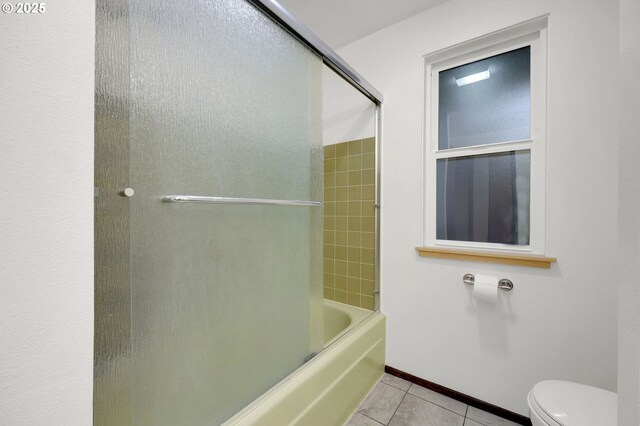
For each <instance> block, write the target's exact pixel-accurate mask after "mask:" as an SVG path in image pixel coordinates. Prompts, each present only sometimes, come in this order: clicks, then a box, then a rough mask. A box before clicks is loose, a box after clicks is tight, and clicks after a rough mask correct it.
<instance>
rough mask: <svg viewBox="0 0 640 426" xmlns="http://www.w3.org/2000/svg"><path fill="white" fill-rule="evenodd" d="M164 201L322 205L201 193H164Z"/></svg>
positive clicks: (313, 202) (319, 203) (162, 198)
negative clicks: (201, 194) (210, 195)
mask: <svg viewBox="0 0 640 426" xmlns="http://www.w3.org/2000/svg"><path fill="white" fill-rule="evenodd" d="M160 199H161V200H162V202H164V203H196V204H254V205H271V206H297V207H320V206H321V205H322V203H321V202H320V201H304V200H274V199H269V198H235V197H205V196H200V195H163V196H162V197H161V198H160Z"/></svg>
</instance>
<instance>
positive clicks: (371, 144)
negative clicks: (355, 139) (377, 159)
mask: <svg viewBox="0 0 640 426" xmlns="http://www.w3.org/2000/svg"><path fill="white" fill-rule="evenodd" d="M361 144H362V153H363V154H364V153H367V152H375V150H376V143H375V139H374V138H367V139H362V142H361Z"/></svg>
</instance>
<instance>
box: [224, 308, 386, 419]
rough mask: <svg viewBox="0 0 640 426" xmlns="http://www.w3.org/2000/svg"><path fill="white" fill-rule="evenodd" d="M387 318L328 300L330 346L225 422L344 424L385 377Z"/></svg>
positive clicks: (326, 328)
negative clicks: (383, 376) (383, 374)
mask: <svg viewBox="0 0 640 426" xmlns="http://www.w3.org/2000/svg"><path fill="white" fill-rule="evenodd" d="M385 320H386V317H385V316H384V314H382V313H380V312H371V311H368V310H366V309H361V308H355V307H352V306H349V305H344V304H342V303H337V302H333V301H330V300H325V301H324V345H325V349H324V350H323V351H322V352H321V353H320V354H319V355H317V356H316V357H314V358H313V359H311V360H310V361H309V362H307V363H306V364H304V365H303V366H302V367H300V368H299V369H298V370H296V371H295V372H293V373H292V374H291V375H289V376H288V377H287V378H285V379H284V380H282V381H281V382H280V383H278V384H277V385H275V386H274V387H273V388H271V389H270V390H269V391H267V392H266V393H265V394H264V395H262V396H261V397H260V398H258V399H257V400H256V401H254V402H253V403H251V404H250V405H249V406H247V407H246V408H244V409H243V410H242V411H240V412H239V413H237V414H236V415H235V416H233V417H232V418H230V419H229V420H227V421H226V422H225V423H224V426H232V425H233V426H248V425H256V426H258V425H260V426H285V425H299V426H303V425H304V426H315V425H317V426H333V425H336V426H340V425H344V424H345V423H346V422H347V420H349V418H350V417H351V415H352V414H353V412H354V411H355V410H356V408H358V406H359V405H360V403H361V402H362V400H363V399H364V398H365V396H366V395H367V394H368V393H369V391H370V390H371V389H372V388H373V386H375V384H376V383H377V382H378V380H380V377H382V373H383V371H384V356H385V352H384V348H385Z"/></svg>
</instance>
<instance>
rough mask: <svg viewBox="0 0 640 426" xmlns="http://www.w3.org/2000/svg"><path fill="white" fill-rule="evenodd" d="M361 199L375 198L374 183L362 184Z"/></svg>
mask: <svg viewBox="0 0 640 426" xmlns="http://www.w3.org/2000/svg"><path fill="white" fill-rule="evenodd" d="M362 199H363V200H375V199H376V190H375V185H363V186H362Z"/></svg>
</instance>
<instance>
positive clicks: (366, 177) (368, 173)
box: [350, 169, 376, 185]
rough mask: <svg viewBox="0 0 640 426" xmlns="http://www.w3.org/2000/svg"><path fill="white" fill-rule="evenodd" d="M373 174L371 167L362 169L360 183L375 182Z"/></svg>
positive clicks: (370, 183) (371, 183) (369, 183)
mask: <svg viewBox="0 0 640 426" xmlns="http://www.w3.org/2000/svg"><path fill="white" fill-rule="evenodd" d="M350 173H351V172H350ZM375 176H376V174H375V173H374V171H373V169H370V170H362V179H361V182H362V185H374V184H375V183H376V181H375Z"/></svg>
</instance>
